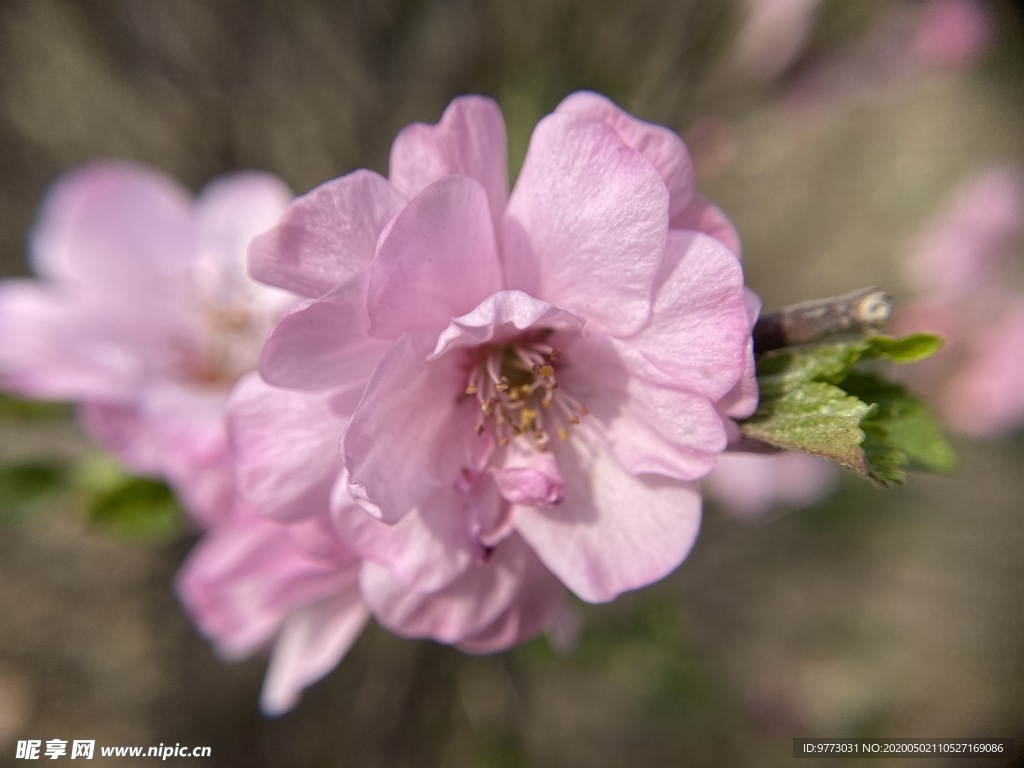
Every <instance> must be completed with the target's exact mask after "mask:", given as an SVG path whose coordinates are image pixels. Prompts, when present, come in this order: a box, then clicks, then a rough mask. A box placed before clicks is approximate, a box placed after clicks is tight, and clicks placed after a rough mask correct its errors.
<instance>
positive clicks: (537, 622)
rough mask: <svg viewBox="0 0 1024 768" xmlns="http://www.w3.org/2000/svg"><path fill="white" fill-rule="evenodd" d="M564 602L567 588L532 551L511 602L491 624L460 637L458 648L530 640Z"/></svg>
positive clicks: (483, 649) (490, 649) (490, 648)
mask: <svg viewBox="0 0 1024 768" xmlns="http://www.w3.org/2000/svg"><path fill="white" fill-rule="evenodd" d="M513 541H515V540H513ZM510 543H511V542H510ZM564 603H565V589H564V588H563V587H562V585H561V584H560V583H559V581H558V579H556V578H555V577H554V576H553V575H552V573H551V571H549V570H548V569H547V568H545V567H544V565H543V564H542V563H541V562H540V561H539V560H538V559H537V558H536V556H535V555H533V553H532V552H531V553H530V558H529V561H528V563H527V565H526V567H525V568H524V570H523V573H522V575H521V576H520V586H519V592H518V594H517V595H516V597H515V599H514V600H513V601H512V604H511V605H509V607H508V608H507V609H505V611H504V612H503V613H502V614H501V615H500V616H499V617H498V618H497V619H495V621H494V622H493V623H492V624H491V625H490V626H489V627H487V628H485V629H483V630H481V631H480V632H478V633H477V634H475V635H473V636H472V637H467V638H464V639H462V640H460V641H459V650H462V651H466V652H467V653H495V652H497V651H503V650H505V649H506V648H509V647H511V646H513V645H515V644H517V643H521V642H523V641H524V640H528V639H529V638H531V637H533V636H534V635H536V634H537V633H538V632H541V631H542V630H545V629H548V628H549V627H551V626H552V625H553V624H554V623H555V621H556V620H557V619H558V617H559V614H560V612H561V609H562V607H563V605H564Z"/></svg>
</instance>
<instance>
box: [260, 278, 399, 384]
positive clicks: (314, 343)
mask: <svg viewBox="0 0 1024 768" xmlns="http://www.w3.org/2000/svg"><path fill="white" fill-rule="evenodd" d="M369 324H370V319H369V317H368V316H367V314H366V277H365V276H364V275H357V276H355V277H353V278H352V279H351V280H349V281H348V282H347V283H345V284H344V285H341V286H339V287H338V288H335V289H334V290H333V291H331V292H330V293H328V294H326V295H324V296H321V297H320V298H318V299H310V300H309V301H305V302H303V303H301V304H297V305H296V306H294V307H293V308H292V309H291V310H289V311H288V313H287V314H285V316H284V317H283V318H282V319H281V322H279V323H278V324H277V326H276V327H275V328H274V330H273V331H271V333H270V335H269V336H268V337H267V341H266V343H265V344H264V345H263V351H262V352H261V353H260V374H261V375H262V376H263V378H264V380H265V381H267V382H268V383H269V384H273V385H274V386H278V387H288V388H291V389H301V390H322V389H329V388H336V387H342V386H359V387H362V385H363V384H364V383H365V382H366V381H367V380H368V379H369V378H370V374H371V373H372V372H373V368H374V366H375V365H376V364H377V361H378V360H379V359H380V356H381V355H382V354H383V352H384V350H385V349H387V346H386V344H385V343H383V342H381V341H378V340H376V339H374V338H372V337H370V336H369V335H368V332H367V331H368V328H369Z"/></svg>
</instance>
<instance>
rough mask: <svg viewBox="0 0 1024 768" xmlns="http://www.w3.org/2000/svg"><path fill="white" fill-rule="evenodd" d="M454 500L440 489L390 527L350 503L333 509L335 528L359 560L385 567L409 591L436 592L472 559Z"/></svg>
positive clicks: (458, 501) (452, 492) (462, 517)
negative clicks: (405, 585)
mask: <svg viewBox="0 0 1024 768" xmlns="http://www.w3.org/2000/svg"><path fill="white" fill-rule="evenodd" d="M458 496H459V494H458V493H457V492H456V491H455V490H454V489H441V490H440V491H438V492H436V493H435V494H434V495H433V496H431V498H429V499H427V500H426V501H425V502H424V503H423V504H422V505H421V506H420V507H418V508H417V509H414V510H412V511H411V512H409V514H407V515H405V516H404V517H403V518H402V519H401V520H399V521H398V522H396V523H394V524H392V525H388V524H386V523H383V522H381V521H380V520H377V519H376V518H374V517H372V516H371V515H369V514H367V512H366V511H365V510H364V509H362V508H361V507H358V506H356V505H354V504H351V503H349V504H348V505H345V506H341V507H340V508H336V509H335V511H334V513H333V520H334V527H335V530H337V532H338V535H339V536H340V537H341V538H342V539H343V540H344V541H345V543H346V544H347V545H348V546H350V547H351V548H352V549H353V551H355V552H356V553H357V554H358V555H359V556H360V557H361V558H362V559H364V560H371V561H373V562H375V563H378V564H380V565H383V566H384V567H385V568H387V569H388V570H389V571H390V572H391V574H392V575H393V576H394V577H395V578H397V579H398V580H400V581H402V582H404V583H405V584H407V585H408V586H409V587H410V588H414V589H416V590H417V591H419V592H435V591H437V590H439V589H441V588H442V587H444V586H445V585H446V584H448V583H449V582H451V581H452V580H453V579H455V578H456V577H457V576H459V574H461V573H462V572H463V571H465V570H466V567H467V566H468V565H469V564H470V562H471V561H472V559H473V557H474V555H475V552H474V548H473V542H472V540H471V538H470V535H469V531H468V530H467V525H466V516H465V515H464V514H463V513H462V509H461V501H462V500H461V499H459V498H458Z"/></svg>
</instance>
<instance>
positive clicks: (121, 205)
mask: <svg viewBox="0 0 1024 768" xmlns="http://www.w3.org/2000/svg"><path fill="white" fill-rule="evenodd" d="M198 243H199V232H198V228H197V227H196V225H195V222H194V221H193V218H192V201H191V196H190V195H189V194H188V191H187V190H185V189H184V188H183V187H181V186H180V185H179V184H177V183H176V182H174V181H172V180H171V179H169V178H168V177H166V176H164V175H162V174H160V173H157V172H156V171H153V170H150V169H148V168H145V167H143V166H140V165H135V164H132V163H126V162H99V163H94V164H92V165H87V166H85V167H84V168H82V169H80V170H77V171H75V172H73V173H70V174H68V175H66V176H64V177H63V178H62V179H61V180H60V181H59V182H58V183H57V184H55V185H54V187H53V189H52V190H51V191H50V193H49V195H48V196H47V198H46V200H45V201H44V203H43V207H42V212H41V214H40V217H39V220H38V222H37V223H36V227H35V229H34V230H33V233H32V243H31V251H32V258H33V265H34V267H35V269H36V271H37V272H39V273H40V274H42V275H44V276H46V277H50V278H55V279H58V280H67V281H72V282H76V283H80V284H82V285H89V286H92V287H94V288H95V289H96V290H99V291H102V292H104V293H106V294H107V295H109V296H111V297H115V296H116V297H118V298H119V299H120V300H123V297H125V296H128V297H132V296H133V295H134V293H133V292H138V291H144V293H143V295H145V296H146V301H149V302H153V301H158V300H160V299H161V298H162V297H164V296H166V295H167V293H168V292H169V291H168V286H169V285H171V284H175V283H178V282H180V281H184V280H187V279H188V275H189V271H188V270H189V267H190V264H191V262H190V259H192V258H194V256H195V255H196V254H198V248H197V246H198Z"/></svg>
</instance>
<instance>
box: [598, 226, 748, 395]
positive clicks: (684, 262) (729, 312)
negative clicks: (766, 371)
mask: <svg viewBox="0 0 1024 768" xmlns="http://www.w3.org/2000/svg"><path fill="white" fill-rule="evenodd" d="M746 302H747V300H746V294H745V291H744V288H743V272H742V270H741V269H740V265H739V262H738V261H737V260H736V258H735V257H734V256H733V254H732V253H730V252H729V251H728V250H727V249H726V248H724V247H723V246H722V244H721V243H719V242H718V241H717V240H714V239H712V238H711V237H708V236H706V235H701V234H698V233H695V232H676V231H673V232H670V233H669V240H668V248H667V249H666V258H665V263H664V265H663V266H662V269H661V271H660V272H659V276H658V285H657V288H656V293H655V295H654V304H653V308H652V311H651V320H650V322H649V323H648V324H647V325H646V327H644V328H643V330H641V331H640V332H639V333H637V334H634V335H633V336H631V337H629V338H628V339H626V340H624V341H623V343H622V344H621V345H618V347H619V348H620V349H621V350H622V354H623V355H624V356H625V357H626V359H627V360H628V363H629V366H630V371H631V372H632V373H633V374H636V375H640V376H643V377H645V378H648V379H650V380H651V381H655V382H659V383H663V384H665V385H666V386H671V387H674V388H677V389H685V390H688V391H690V392H694V393H698V394H702V395H705V396H706V397H709V398H711V399H712V400H717V399H719V398H721V397H722V396H724V395H725V394H726V393H727V392H728V391H729V390H731V389H732V388H733V387H734V386H735V385H736V383H737V381H739V379H740V376H741V375H742V373H743V370H744V365H745V362H746V355H747V354H748V353H749V351H750V348H751V341H750V338H751V336H750V327H751V322H750V318H749V315H748V311H747V303H746Z"/></svg>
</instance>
